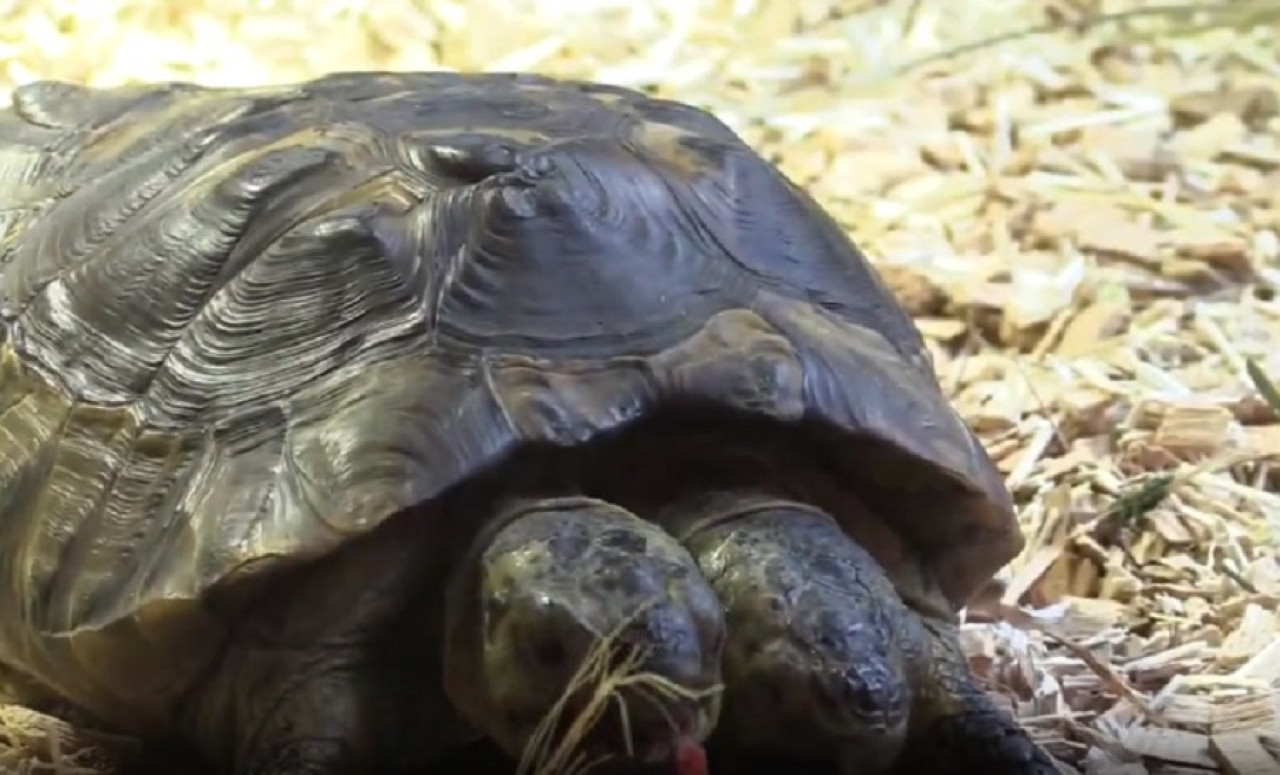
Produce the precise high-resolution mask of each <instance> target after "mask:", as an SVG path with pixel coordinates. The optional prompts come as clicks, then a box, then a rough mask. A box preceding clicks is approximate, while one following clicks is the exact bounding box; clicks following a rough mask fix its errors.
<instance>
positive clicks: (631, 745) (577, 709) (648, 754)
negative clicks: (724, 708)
mask: <svg viewBox="0 0 1280 775" xmlns="http://www.w3.org/2000/svg"><path fill="white" fill-rule="evenodd" d="M591 706H592V698H591V697H590V696H588V695H586V694H579V695H575V696H574V697H573V698H571V699H570V700H568V701H567V702H566V703H565V704H564V706H563V707H562V708H561V710H560V711H559V713H558V714H557V719H556V721H555V723H554V725H553V726H552V727H551V728H549V729H547V730H545V731H544V730H542V729H541V727H542V726H543V721H542V718H539V720H538V722H535V723H532V724H529V725H527V727H526V730H527V731H526V732H525V734H523V735H521V737H522V739H524V740H526V741H527V747H528V748H530V749H532V748H533V746H534V745H537V746H538V750H540V751H541V757H542V758H544V759H546V758H548V757H551V756H554V755H556V754H557V753H560V751H559V750H558V749H565V750H567V751H569V752H570V753H571V755H572V754H578V755H580V756H581V757H585V759H586V760H587V761H591V762H600V763H604V762H606V761H608V762H615V763H621V764H646V765H647V764H661V763H663V762H667V761H670V760H671V759H672V758H673V757H674V756H675V755H676V754H677V752H679V751H680V750H681V749H682V748H683V747H684V746H685V745H687V744H688V743H689V742H691V741H693V742H697V743H700V742H701V741H702V740H704V739H705V738H706V737H707V736H708V735H710V733H711V730H712V727H713V726H714V720H715V718H716V717H717V715H718V711H717V708H716V707H715V701H714V700H712V699H701V700H695V699H689V700H673V701H663V702H662V703H661V704H659V703H658V702H656V701H655V700H654V699H653V698H652V697H650V696H646V695H640V694H637V693H635V692H632V691H631V690H629V689H624V690H623V691H621V692H619V693H618V695H617V696H616V697H615V699H614V700H612V701H606V702H605V703H603V705H601V706H600V707H599V710H598V712H596V713H595V717H594V718H592V714H593V708H592V707H591ZM543 718H545V717H543ZM522 753H523V752H522ZM533 753H534V751H533V750H529V751H528V754H529V755H533Z"/></svg>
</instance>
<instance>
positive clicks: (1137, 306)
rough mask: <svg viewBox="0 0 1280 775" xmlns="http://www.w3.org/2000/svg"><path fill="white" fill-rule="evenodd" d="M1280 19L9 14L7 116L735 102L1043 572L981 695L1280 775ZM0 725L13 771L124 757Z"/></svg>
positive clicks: (1170, 10)
mask: <svg viewBox="0 0 1280 775" xmlns="http://www.w3.org/2000/svg"><path fill="white" fill-rule="evenodd" d="M1278 5H1280V4H1276V3H1274V2H1260V1H1258V0H1230V1H1228V2H1198V3H1196V2H1193V3H1189V4H1172V5H1161V4H1156V3H1151V2H1141V0H1136V1H1135V0H1126V1H1125V2H1119V1H1117V2H1097V1H1095V0H984V2H970V3H962V2H947V1H946V0H912V1H910V2H897V1H893V2H869V1H863V2H855V1H853V0H849V1H848V2H838V1H837V0H789V1H786V2H784V1H782V0H774V1H773V2H769V1H768V0H648V1H647V2H642V1H640V0H537V1H536V2H535V1H534V0H527V1H526V2H517V1H516V0H471V1H470V2H467V1H466V0H452V1H451V0H434V1H432V0H377V2H374V0H365V2H353V1H349V0H344V1H342V2H338V1H325V0H311V1H308V0H290V1H284V0H277V1H273V0H217V1H216V2H208V3H207V4H203V3H201V2H186V1H183V2H178V1H177V0H174V1H173V2H164V1H161V0H154V1H151V2H143V1H138V2H125V1H123V0H8V2H0V92H3V94H2V95H0V96H2V97H3V99H4V100H5V101H7V100H8V95H9V93H10V92H11V90H12V89H13V88H14V87H15V86H17V85H20V84H22V83H26V82H29V81H32V80H35V79H44V78H53V79H65V80H70V81H76V82H80V83H85V84H90V85H111V84H119V83H126V82H131V81H157V80H194V81H198V82H201V83H205V84H208V85H228V86H230V85H250V84H264V83H282V82H288V81H295V80H301V79H306V78H310V77H313V76H316V75H319V74H322V73H325V72H329V71H333V70H364V69H393V70H417V69H451V70H534V71H539V72H543V73H548V74H555V75H567V76H575V77H584V78H591V79H597V80H603V81H608V82H611V83H616V84H621V85H626V86H632V87H635V88H640V89H644V90H646V91H649V92H651V93H654V94H658V95H661V96H666V97H672V98H676V99H680V100H684V101H687V102H691V103H694V104H697V105H699V106H702V107H705V108H708V109H711V110H713V111H715V112H716V113H717V114H718V115H719V116H720V117H721V118H722V119H724V120H725V121H727V122H728V123H729V124H730V125H731V126H733V127H734V128H735V129H736V130H737V131H739V132H740V133H741V134H742V135H743V136H744V137H745V138H746V139H747V140H748V141H749V142H751V143H752V144H753V145H755V146H756V147H757V148H759V149H760V150H761V151H762V152H763V153H764V154H765V155H766V156H767V157H768V158H770V159H771V160H773V161H774V162H776V163H777V164H778V165H779V166H780V167H781V168H782V169H783V170H784V171H785V172H786V173H787V174H788V175H790V176H791V177H793V178H794V179H795V180H797V181H798V182H800V183H802V184H803V185H805V186H806V187H808V188H809V189H810V190H811V191H812V192H813V193H814V194H815V195H816V196H817V197H818V199H819V200H820V201H821V202H822V203H823V204H824V205H825V206H826V207H828V208H829V209H830V210H831V212H832V213H833V214H834V215H835V216H836V217H837V219H838V220H839V221H840V222H841V223H842V224H843V225H844V226H845V228H846V229H847V230H848V231H849V232H850V234H851V235H853V237H854V238H855V240H857V241H858V242H859V243H860V244H861V245H862V246H863V248H864V249H865V250H867V252H868V253H869V254H870V255H871V258H872V260H873V262H874V263H876V265H877V267H878V268H879V269H880V270H881V272H882V273H883V274H884V275H885V277H886V278H887V279H888V280H889V282H890V283H891V285H892V286H893V288H894V289H895V292H896V293H897V294H898V296H899V298H900V299H902V301H903V302H904V304H906V306H907V307H908V308H909V310H910V311H911V312H912V314H913V315H914V316H915V317H916V319H917V322H918V324H919V326H920V328H921V330H922V331H923V332H924V333H925V335H926V337H927V338H928V340H929V343H930V347H931V349H932V350H933V353H934V357H935V363H936V367H937V370H938V373H939V376H940V378H941V380H942V381H943V384H944V386H945V387H946V388H947V390H948V392H949V394H950V395H951V396H952V397H953V400H954V401H955V403H956V405H957V406H958V407H959V409H960V410H961V412H962V413H963V414H964V416H965V417H966V418H967V419H968V421H969V422H970V423H971V424H972V425H973V427H974V428H975V429H977V431H978V432H979V433H980V435H981V436H982V438H983V439H984V442H985V443H986V444H987V446H988V449H989V450H990V451H991V453H992V455H993V457H995V458H996V459H997V461H998V462H999V465H1000V467H1001V470H1002V471H1003V472H1004V473H1005V475H1006V477H1007V481H1008V484H1009V486H1010V488H1011V489H1012V491H1013V492H1014V493H1015V496H1016V498H1017V501H1018V503H1019V508H1020V511H1021V518H1022V520H1023V523H1024V526H1025V531H1026V533H1027V535H1028V538H1029V541H1028V547H1027V550H1026V552H1025V553H1024V554H1023V555H1022V556H1021V557H1019V558H1018V559H1017V560H1016V561H1015V562H1014V563H1013V564H1012V565H1011V566H1010V567H1009V568H1008V569H1006V572H1005V573H1004V575H1003V578H1002V581H1003V585H1004V586H1003V596H1002V597H1000V599H999V600H997V599H995V598H996V597H998V596H997V595H993V596H992V599H990V600H986V601H984V602H983V604H982V605H981V606H977V607H975V609H974V610H972V611H971V612H970V614H971V619H972V621H971V623H970V624H968V625H967V626H966V638H967V642H966V645H967V647H968V648H969V650H970V655H971V659H972V661H973V664H974V666H975V668H976V669H977V670H978V671H979V673H980V674H981V675H982V676H983V677H984V678H985V679H986V680H987V682H988V686H989V688H990V690H991V691H992V692H993V693H995V694H996V695H997V696H998V697H1000V698H1001V699H1002V700H1003V701H1004V702H1005V703H1006V704H1007V705H1008V706H1009V707H1010V708H1011V709H1012V710H1013V711H1015V712H1016V713H1018V714H1019V716H1020V717H1021V718H1022V719H1023V722H1024V723H1025V724H1026V725H1027V726H1028V727H1029V728H1031V729H1032V730H1033V731H1034V732H1035V734H1036V735H1037V737H1039V738H1040V739H1042V740H1043V741H1044V742H1045V743H1046V745H1048V746H1049V747H1050V748H1051V749H1052V750H1053V752H1054V753H1055V754H1057V755H1058V756H1059V757H1061V758H1062V759H1063V760H1064V761H1065V762H1068V763H1070V764H1072V765H1073V766H1075V767H1078V768H1080V769H1081V770H1082V771H1085V772H1090V773H1129V774H1131V775H1137V774H1138V773H1148V772H1150V773H1162V772H1163V773H1181V774H1183V775H1185V773H1190V772H1197V773H1203V772H1214V771H1221V772H1229V773H1235V774H1236V775H1250V774H1251V773H1254V772H1261V771H1263V770H1264V769H1266V768H1268V767H1270V768H1272V769H1271V771H1275V770H1276V769H1280V764H1277V763H1276V760H1275V759H1274V758H1273V757H1274V756H1275V752H1276V750H1277V747H1278V746H1277V742H1276V739H1277V737H1280V729H1278V728H1277V717H1276V713H1277V711H1276V706H1277V701H1276V696H1277V692H1278V687H1280V618H1278V617H1277V613H1276V611H1277V607H1280V564H1278V563H1277V560H1276V552H1277V543H1278V540H1280V539H1278V536H1280V497H1277V495H1276V494H1275V484H1276V481H1277V480H1276V476H1275V474H1274V468H1273V463H1272V461H1273V460H1274V459H1275V458H1276V456H1277V454H1278V453H1280V421H1278V420H1277V414H1276V410H1275V409H1274V408H1273V407H1272V406H1271V405H1270V404H1269V403H1268V400H1267V390H1268V385H1269V379H1270V377H1269V376H1268V375H1273V374H1280V346H1278V345H1280V303H1278V302H1277V301H1276V300H1275V288H1276V284H1277V280H1278V279H1280V235H1278V231H1280V27H1278V24H1280V23H1278V22H1277V17H1278V16H1280V8H1277V7H1276V6H1278ZM0 206H2V205H0ZM3 713H4V714H5V715H4V719H5V720H7V721H8V724H7V725H5V724H0V767H5V766H7V767H9V768H10V771H26V772H44V771H50V772H52V771H61V772H94V773H101V772H105V771H106V768H109V761H108V758H109V757H106V755H105V754H103V753H102V752H103V751H105V750H107V749H108V748H109V747H110V746H107V748H102V747H98V742H99V741H98V739H97V738H95V737H93V736H92V735H90V734H88V733H87V732H84V731H79V732H77V731H74V730H72V729H71V728H70V727H67V726H64V725H61V724H59V723H58V722H55V721H53V720H51V719H48V718H45V717H41V716H38V715H35V714H31V713H28V712H26V711H24V710H22V709H19V708H15V707H12V706H9V707H8V708H7V709H5V710H4V711H3ZM6 745H7V748H6V747H5V746H6ZM86 752H87V753H86ZM94 761H97V762H98V764H93V762H94ZM57 762H61V764H60V765H57V766H62V767H63V769H61V770H56V769H54V767H55V764H56V763H57ZM72 766H78V767H84V768H86V769H68V767H72ZM17 768H26V769H25V770H22V769H17Z"/></svg>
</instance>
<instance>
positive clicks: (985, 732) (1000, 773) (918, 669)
mask: <svg viewBox="0 0 1280 775" xmlns="http://www.w3.org/2000/svg"><path fill="white" fill-rule="evenodd" d="M923 626H924V629H925V631H926V632H927V638H928V644H929V649H928V653H925V654H922V655H920V658H919V659H918V661H917V663H916V664H915V665H914V670H913V673H914V675H913V684H914V686H915V702H914V703H913V706H912V709H911V730H910V733H909V737H908V743H907V745H906V746H905V748H904V750H905V756H904V759H903V760H902V761H901V762H900V768H899V771H900V772H903V773H910V772H925V771H928V772H933V773H938V775H962V773H970V772H981V773H984V775H1057V773H1058V769H1057V767H1056V766H1055V765H1054V762H1053V759H1052V758H1051V757H1050V756H1049V754H1048V753H1047V752H1046V751H1045V750H1044V749H1043V748H1041V747H1040V746H1039V745H1038V744H1037V743H1036V742H1035V741H1034V740H1032V739H1031V737H1030V736H1029V735H1028V734H1027V732H1026V730H1025V729H1023V728H1022V727H1021V726H1020V725H1019V724H1018V723H1017V722H1016V721H1015V720H1014V719H1013V717H1012V716H1010V715H1009V714H1008V713H1007V712H1005V711H1004V710H1002V709H1001V708H1000V707H999V706H998V705H996V703H995V702H994V701H993V700H992V699H991V696H990V695H988V694H987V693H986V692H985V691H984V690H983V689H982V687H981V686H980V685H979V684H978V682H977V680H976V679H975V678H974V676H973V673H972V672H971V670H970V668H969V662H968V660H967V659H966V657H965V655H964V650H963V649H962V647H961V645H960V641H959V638H958V636H957V633H956V631H955V626H954V625H953V624H952V623H950V622H938V621H934V620H931V619H928V618H925V619H923Z"/></svg>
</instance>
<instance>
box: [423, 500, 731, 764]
mask: <svg viewBox="0 0 1280 775" xmlns="http://www.w3.org/2000/svg"><path fill="white" fill-rule="evenodd" d="M496 518H497V519H499V520H500V521H501V522H500V524H501V525H502V527H501V528H500V529H499V530H498V531H497V532H496V533H489V534H488V535H487V536H486V537H484V538H483V539H481V540H483V541H486V542H487V544H486V545H484V546H483V547H476V549H477V551H475V552H474V553H473V554H472V555H471V557H472V558H473V559H472V561H471V562H469V563H467V564H466V565H465V566H464V567H462V568H460V569H459V571H458V573H457V576H456V577H455V579H454V583H453V585H452V591H451V594H450V600H449V604H448V610H447V612H446V617H447V618H446V633H445V649H446V650H445V655H446V656H445V683H446V686H447V688H448V692H449V695H450V699H451V700H452V701H453V703H454V704H455V706H457V707H458V709H459V710H460V711H461V712H462V714H463V715H464V716H465V717H466V718H467V720H468V721H469V722H470V723H472V724H473V725H475V726H476V727H478V728H479V730H480V731H482V732H483V733H485V734H487V735H488V736H489V737H491V738H492V739H493V740H494V741H495V742H496V743H497V744H498V745H499V746H500V747H502V748H503V749H504V750H505V751H507V752H508V753H509V754H511V755H512V756H516V757H519V756H520V755H521V754H522V753H523V752H524V750H525V748H526V746H527V745H528V744H529V741H530V739H531V738H532V737H533V735H534V734H535V732H536V731H537V730H538V728H539V726H540V725H541V724H542V723H543V721H544V719H546V718H547V717H548V716H549V715H550V714H551V713H552V712H553V710H554V709H555V706H556V705H557V703H558V702H559V701H560V700H561V699H562V698H564V697H566V696H568V697H569V699H568V701H567V707H566V710H565V711H564V712H563V713H562V714H560V720H561V723H560V729H559V732H563V729H564V727H565V726H567V725H568V724H569V723H572V721H573V720H574V716H575V714H577V713H579V712H580V711H581V710H582V709H583V707H584V705H585V704H586V702H587V701H588V698H589V696H590V695H591V694H592V693H593V692H595V691H596V690H597V687H599V686H600V683H599V682H600V680H601V678H602V674H604V673H615V677H616V670H615V669H610V668H617V667H618V666H619V665H618V661H619V659H627V658H632V659H635V660H636V664H635V666H634V669H633V670H631V671H629V672H630V674H632V675H639V674H650V675H653V676H656V677H658V678H659V679H660V680H661V681H663V682H664V683H666V684H667V685H668V686H670V685H674V686H675V687H677V688H678V689H680V691H679V692H677V693H676V694H672V693H670V692H666V691H662V690H659V691H653V686H652V685H650V686H649V690H648V691H645V689H644V687H643V686H642V687H640V689H641V690H640V691H639V692H636V691H634V690H632V689H624V690H622V691H621V699H622V700H623V701H624V702H625V703H626V706H627V707H626V709H627V722H628V723H627V726H628V728H629V731H630V737H631V739H630V741H629V742H630V743H631V744H633V745H634V750H635V751H636V755H637V756H639V757H641V758H644V759H649V760H652V759H657V758H662V757H663V756H665V755H668V754H669V753H670V751H671V747H672V745H673V744H675V743H676V742H678V741H679V740H683V739H688V738H690V737H692V738H697V739H699V740H701V739H703V738H705V737H706V736H707V735H708V734H709V733H710V731H711V728H712V727H713V726H714V724H715V722H716V719H717V718H718V715H719V694H718V691H716V689H717V687H718V685H719V682H720V655H721V650H722V648H723V644H724V636H725V629H724V628H725V624H724V614H723V612H722V609H721V606H720V604H719V602H718V600H717V599H716V597H715V594H714V593H713V592H712V591H711V588H710V586H709V585H708V584H707V582H706V580H705V579H703V577H702V576H701V574H700V573H699V571H698V567H697V564H696V563H695V562H694V560H693V558H692V557H691V556H690V555H689V553H688V552H687V551H686V550H685V549H684V548H683V547H682V546H681V545H680V544H679V543H678V542H677V541H676V540H675V539H674V538H673V537H671V536H670V535H668V534H666V533H665V532H663V531H662V530H661V529H660V528H658V527H657V526H656V525H653V524H651V523H649V522H647V521H645V520H642V519H640V518H639V517H637V516H635V515H633V514H631V513H629V512H627V511H626V510H624V509H621V508H619V507H617V506H614V505H611V504H608V503H605V502H602V501H598V500H594V499H590V498H582V497H575V498H555V499H546V500H538V501H525V502H521V503H518V504H515V505H512V506H508V507H507V510H506V511H504V512H502V513H501V514H498V515H497V516H496ZM610 643H612V644H613V645H614V646H616V647H617V649H616V651H615V653H616V655H617V656H616V657H615V658H613V659H612V660H610V661H609V663H607V664H606V663H603V662H602V663H599V664H601V665H602V667H603V668H604V669H601V670H598V671H588V670H586V669H584V668H585V667H586V665H587V661H588V660H594V659H601V658H602V649H603V648H604V647H605V646H607V645H609V644H610ZM637 649H639V651H637ZM584 675H586V676H587V678H586V681H585V683H583V684H582V685H579V684H580V682H581V679H582V677H583V676H584ZM641 694H643V695H645V697H648V698H653V699H646V698H645V697H641V696H639V695H641ZM654 700H657V702H658V704H655V702H654ZM605 707H606V713H605V717H604V718H603V720H602V722H601V724H600V725H599V726H598V727H596V728H595V730H594V731H592V732H591V733H590V734H589V735H588V737H587V738H586V740H585V741H584V742H583V748H585V749H587V750H589V751H592V752H594V753H609V754H614V755H618V754H620V753H621V746H622V741H621V739H620V727H619V725H618V712H617V703H610V704H606V706H605ZM553 743H554V741H553Z"/></svg>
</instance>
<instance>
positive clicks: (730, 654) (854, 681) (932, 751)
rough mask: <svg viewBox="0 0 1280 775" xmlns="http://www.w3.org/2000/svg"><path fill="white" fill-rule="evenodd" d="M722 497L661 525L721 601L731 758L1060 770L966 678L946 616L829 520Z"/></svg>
mask: <svg viewBox="0 0 1280 775" xmlns="http://www.w3.org/2000/svg"><path fill="white" fill-rule="evenodd" d="M730 497H731V499H730V500H725V499H720V500H716V499H706V500H703V501H701V502H691V503H689V504H687V505H686V506H685V507H684V509H683V511H682V512H679V511H677V512H673V513H672V514H671V515H668V516H669V518H668V520H666V521H667V524H668V525H669V528H670V529H671V530H672V531H673V532H675V533H676V534H678V535H680V534H683V535H684V536H686V537H685V545H686V546H688V547H689V549H690V551H691V552H692V553H693V555H694V557H695V558H697V560H698V563H699V566H700V567H701V568H702V572H703V575H705V576H706V578H707V579H708V580H709V581H710V583H711V586H712V588H713V589H714V590H715V592H716V594H717V595H718V596H719V597H720V599H721V601H722V602H723V604H724V606H725V611H726V617H727V622H728V628H729V635H728V642H727V643H726V646H725V657H724V674H725V683H726V691H725V698H724V701H725V711H724V714H725V717H724V720H723V721H722V723H721V729H722V731H723V735H722V736H723V738H724V739H725V740H726V741H727V743H728V745H727V746H725V747H726V748H727V749H728V750H729V751H730V755H732V752H734V751H736V752H738V753H739V754H746V756H743V757H742V758H743V760H744V761H750V760H751V759H753V758H755V757H757V756H758V755H759V754H762V753H763V754H783V755H786V756H790V757H796V758H800V759H805V760H810V761H825V762H829V763H832V764H835V765H837V770H838V771H839V772H840V773H842V775H867V774H868V773H878V772H885V771H889V770H892V769H900V771H902V772H915V771H920V772H926V771H927V772H934V773H956V775H959V774H960V773H962V772H971V771H976V772H985V773H987V775H1053V774H1054V773H1056V772H1057V770H1056V769H1055V767H1054V764H1053V762H1052V760H1051V759H1050V758H1049V756H1048V755H1047V754H1046V753H1045V752H1044V751H1043V750H1041V749H1040V748H1039V747H1038V746H1037V745H1035V744H1034V743H1033V742H1032V740H1031V739H1030V738H1029V737H1028V736H1027V735H1026V733H1025V732H1024V731H1023V730H1022V729H1021V728H1020V727H1019V726H1018V725H1017V724H1016V723H1015V722H1014V721H1013V719H1012V718H1010V717H1009V716H1007V715H1006V714H1004V713H1003V712H1001V711H1000V710H999V709H998V708H997V707H996V706H995V705H994V704H993V703H992V701H991V700H990V698H989V697H988V696H987V695H986V693H985V692H984V691H983V690H982V689H981V687H980V686H979V685H978V684H977V683H976V681H975V680H974V678H973V676H972V674H971V672H970V669H969V666H968V662H967V661H966V659H965V656H964V653H963V652H962V650H961V648H960V644H959V641H958V639H957V633H956V629H955V625H954V623H953V622H950V621H943V620H939V619H936V618H932V617H927V616H922V615H920V614H919V613H918V612H916V611H914V610H913V609H911V608H909V607H908V606H907V605H906V604H905V603H904V602H903V600H902V598H901V596H900V595H899V593H898V591H897V590H896V588H895V587H894V584H893V582H892V580H891V579H890V578H889V577H888V575H887V574H886V573H885V572H884V570H883V568H882V567H881V566H880V564H879V563H878V562H876V560H875V559H874V558H873V557H872V556H871V555H870V553H868V552H867V551H866V550H865V549H863V548H862V547H861V546H859V545H858V544H857V543H856V542H855V541H853V540H852V539H851V538H849V537H848V536H847V535H846V533H845V532H844V531H843V530H842V529H841V527H840V526H839V525H838V524H837V523H836V521H835V520H834V519H833V518H832V517H830V516H828V515H827V514H825V513H823V512H822V511H819V510H818V509H815V508H813V507H811V506H807V505H803V504H799V503H794V502H787V501H780V500H778V499H776V498H773V497H770V496H764V495H760V496H754V495H750V494H744V495H735V496H730ZM747 769H750V767H748V768H747ZM734 770H735V771H737V768H736V767H735V768H734ZM744 771H745V770H744Z"/></svg>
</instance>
